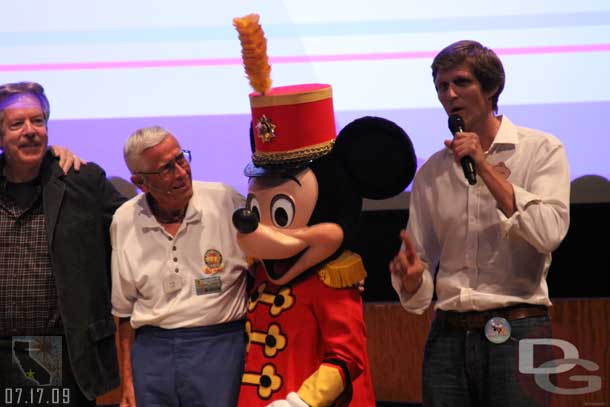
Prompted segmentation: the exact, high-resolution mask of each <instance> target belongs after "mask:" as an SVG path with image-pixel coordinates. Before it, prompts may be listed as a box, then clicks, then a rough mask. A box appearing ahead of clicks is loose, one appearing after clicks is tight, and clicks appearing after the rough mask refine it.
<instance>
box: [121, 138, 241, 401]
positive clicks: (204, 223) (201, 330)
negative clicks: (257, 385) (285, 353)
mask: <svg viewBox="0 0 610 407" xmlns="http://www.w3.org/2000/svg"><path fill="white" fill-rule="evenodd" d="M124 156H125V161H126V163H127V166H128V167H129V170H130V171H131V174H132V176H131V180H132V182H133V183H134V184H135V185H136V186H138V188H140V189H141V190H142V191H143V193H142V194H140V195H138V196H136V197H134V198H132V199H131V200H130V201H128V202H127V203H125V204H124V205H123V206H122V207H121V208H119V210H118V211H117V212H116V214H115V216H114V218H113V222H112V226H111V232H110V233H111V241H112V248H113V251H112V277H113V281H112V312H113V314H114V315H115V316H117V317H119V321H120V323H119V337H120V347H121V350H122V364H121V369H122V372H121V373H122V379H123V386H122V397H121V406H122V407H124V406H135V405H136V403H137V405H138V406H211V407H213V406H218V407H226V406H233V405H235V403H236V401H237V394H238V391H239V383H240V380H241V374H242V369H243V360H244V352H245V336H244V316H245V311H246V295H245V288H246V268H247V265H246V259H245V256H244V254H243V253H242V251H241V250H240V249H239V247H238V246H237V243H236V241H235V231H234V229H233V225H232V224H231V215H232V213H233V211H234V210H235V209H236V208H239V207H242V206H243V205H244V201H245V200H244V198H243V197H242V196H241V195H240V194H239V193H237V192H236V191H235V190H234V189H232V188H230V187H228V186H226V185H223V184H220V183H212V182H200V181H195V182H193V181H192V178H191V167H190V164H189V162H190V159H191V153H190V151H188V150H183V149H182V148H181V147H180V144H179V143H178V140H176V138H175V137H174V136H173V135H172V134H171V133H170V132H168V131H167V130H165V129H162V128H160V127H158V126H155V127H149V128H144V129H140V130H137V131H136V132H135V133H133V134H132V135H131V136H130V137H129V139H128V140H127V143H126V144H125V149H124ZM134 337H135V340H134Z"/></svg>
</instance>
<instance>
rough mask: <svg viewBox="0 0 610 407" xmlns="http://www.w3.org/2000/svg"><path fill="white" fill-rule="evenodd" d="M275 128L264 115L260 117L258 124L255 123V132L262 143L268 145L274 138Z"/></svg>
mask: <svg viewBox="0 0 610 407" xmlns="http://www.w3.org/2000/svg"><path fill="white" fill-rule="evenodd" d="M275 127H276V126H275V124H273V123H272V122H271V120H269V119H268V118H267V116H265V115H262V116H261V118H260V119H258V122H257V123H256V132H257V133H258V137H259V138H260V139H261V140H262V141H263V143H270V142H271V139H273V138H274V137H275Z"/></svg>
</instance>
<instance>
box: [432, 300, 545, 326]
mask: <svg viewBox="0 0 610 407" xmlns="http://www.w3.org/2000/svg"><path fill="white" fill-rule="evenodd" d="M545 315H548V308H547V307H546V306H544V305H533V304H522V305H514V306H510V307H505V308H496V309H492V310H487V311H467V312H457V311H443V310H437V311H436V318H437V319H438V320H440V321H443V322H445V323H446V324H447V325H448V326H451V327H454V328H462V329H481V328H483V327H484V326H485V324H486V323H487V321H489V320H490V319H491V318H493V317H502V318H505V319H506V320H508V321H515V320H518V319H523V318H529V317H540V316H545Z"/></svg>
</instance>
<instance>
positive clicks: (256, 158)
mask: <svg viewBox="0 0 610 407" xmlns="http://www.w3.org/2000/svg"><path fill="white" fill-rule="evenodd" d="M334 145H335V140H330V141H326V142H324V143H320V144H316V145H315V146H311V147H307V148H300V149H297V150H290V151H282V152H278V153H262V152H256V153H254V154H253V155H252V162H253V163H254V164H255V165H256V166H265V165H273V164H286V163H291V162H299V161H307V160H313V159H316V158H319V157H322V156H323V155H326V154H328V153H329V152H330V151H331V150H332V149H333V146H334Z"/></svg>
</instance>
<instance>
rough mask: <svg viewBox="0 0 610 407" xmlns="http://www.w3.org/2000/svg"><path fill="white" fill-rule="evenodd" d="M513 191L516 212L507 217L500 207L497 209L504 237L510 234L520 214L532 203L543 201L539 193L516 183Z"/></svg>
mask: <svg viewBox="0 0 610 407" xmlns="http://www.w3.org/2000/svg"><path fill="white" fill-rule="evenodd" d="M513 191H514V194H515V213H513V214H512V215H511V216H510V217H506V215H505V214H504V212H502V210H500V208H497V209H496V212H497V213H498V216H499V218H500V228H501V230H502V237H504V238H505V237H506V236H508V233H509V232H510V230H511V229H512V227H513V226H514V225H516V224H517V219H518V217H519V216H520V214H521V213H522V212H523V211H525V209H526V208H527V207H528V206H529V205H530V204H532V203H536V202H540V201H542V200H541V199H540V197H539V196H538V195H535V194H532V193H531V192H529V191H526V190H525V189H523V188H521V187H518V186H517V185H515V184H513Z"/></svg>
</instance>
